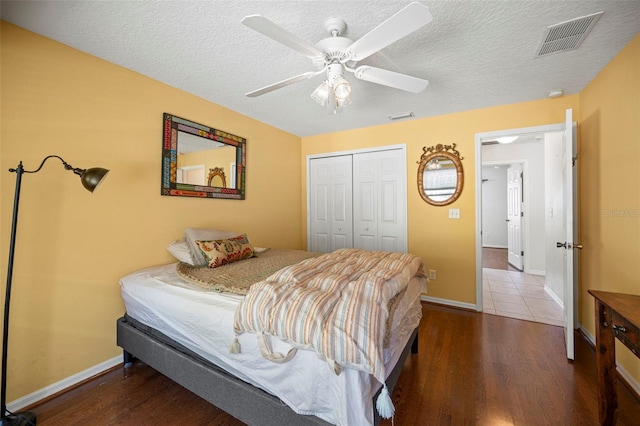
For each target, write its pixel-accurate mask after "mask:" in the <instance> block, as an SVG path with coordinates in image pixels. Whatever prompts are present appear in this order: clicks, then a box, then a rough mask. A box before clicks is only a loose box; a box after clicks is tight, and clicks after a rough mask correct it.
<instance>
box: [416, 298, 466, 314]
mask: <svg viewBox="0 0 640 426" xmlns="http://www.w3.org/2000/svg"><path fill="white" fill-rule="evenodd" d="M420 300H422V301H425V302H432V303H437V304H439V305H446V306H451V307H454V308H462V309H470V310H472V311H476V312H477V311H478V308H477V306H476V305H473V304H471V303H464V302H457V301H455V300H449V299H440V298H438V297H431V296H425V295H424V294H423V295H421V296H420Z"/></svg>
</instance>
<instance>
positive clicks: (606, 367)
mask: <svg viewBox="0 0 640 426" xmlns="http://www.w3.org/2000/svg"><path fill="white" fill-rule="evenodd" d="M589 294H591V295H592V296H593V297H595V299H596V303H595V307H596V363H597V373H598V403H599V405H600V407H599V415H600V423H601V424H602V425H614V424H615V423H616V414H617V413H616V409H617V408H618V395H617V393H616V382H617V376H616V346H615V343H616V342H615V338H616V337H617V338H618V339H619V340H620V341H621V342H622V343H624V345H625V346H626V347H628V348H629V349H631V352H633V353H634V354H635V355H636V356H638V357H640V296H639V295H632V294H621V293H610V292H607V291H598V290H589Z"/></svg>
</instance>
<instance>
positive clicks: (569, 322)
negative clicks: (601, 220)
mask: <svg viewBox="0 0 640 426" xmlns="http://www.w3.org/2000/svg"><path fill="white" fill-rule="evenodd" d="M564 144H565V150H564V159H563V160H564V161H563V167H562V177H563V180H564V185H563V186H564V188H563V191H562V192H563V207H564V219H563V222H564V223H563V225H564V230H565V241H563V242H560V241H559V242H558V243H557V247H558V248H560V249H563V252H564V254H565V262H564V271H563V272H564V274H563V275H564V322H565V341H566V347H567V358H568V359H574V355H575V346H574V330H575V315H576V312H575V307H576V296H577V293H576V287H577V286H576V280H577V274H575V273H574V268H575V267H576V266H577V262H575V261H574V253H573V248H574V242H573V241H574V238H575V235H576V234H577V232H576V230H577V226H578V221H577V209H576V206H577V202H578V193H577V191H576V167H575V164H574V158H575V154H576V132H575V127H574V123H573V110H570V109H568V110H567V112H566V117H565V134H564Z"/></svg>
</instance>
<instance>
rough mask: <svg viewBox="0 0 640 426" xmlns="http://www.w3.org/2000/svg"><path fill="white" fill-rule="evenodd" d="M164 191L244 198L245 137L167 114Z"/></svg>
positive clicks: (193, 195) (164, 144)
mask: <svg viewBox="0 0 640 426" xmlns="http://www.w3.org/2000/svg"><path fill="white" fill-rule="evenodd" d="M163 123H164V126H163V127H164V134H163V138H162V186H161V194H162V195H169V196H179V197H201V198H228V199H236V200H244V197H245V173H246V146H247V141H246V139H244V138H242V137H240V136H236V135H233V134H231V133H227V132H224V131H222V130H218V129H214V128H212V127H209V126H205V125H203V124H199V123H196V122H193V121H190V120H186V119H184V118H181V117H178V116H175V115H172V114H168V113H164V119H163Z"/></svg>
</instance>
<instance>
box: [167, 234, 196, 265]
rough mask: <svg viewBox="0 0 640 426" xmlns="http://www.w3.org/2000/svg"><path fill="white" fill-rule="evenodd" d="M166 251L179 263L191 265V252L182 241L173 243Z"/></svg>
mask: <svg viewBox="0 0 640 426" xmlns="http://www.w3.org/2000/svg"><path fill="white" fill-rule="evenodd" d="M167 251H169V253H171V255H172V256H173V257H175V258H176V259H178V260H179V261H180V262H184V263H188V264H189V265H193V259H191V252H190V251H189V245H188V244H187V242H186V241H185V240H184V239H182V240H180V241H173V242H172V243H171V244H169V246H168V247H167Z"/></svg>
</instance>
